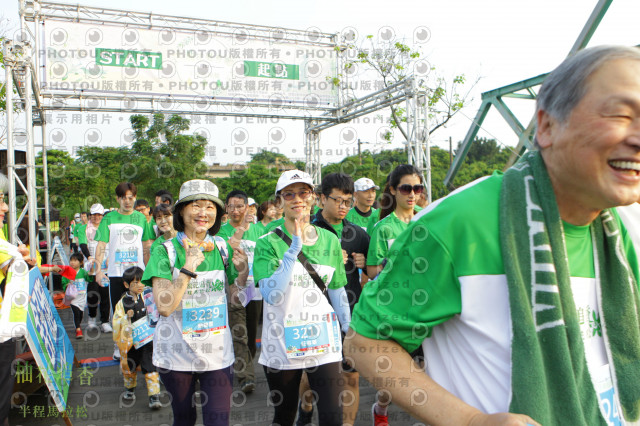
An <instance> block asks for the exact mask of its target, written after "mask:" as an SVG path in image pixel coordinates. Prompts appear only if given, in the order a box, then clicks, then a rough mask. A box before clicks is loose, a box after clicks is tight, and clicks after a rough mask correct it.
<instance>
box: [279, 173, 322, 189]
mask: <svg viewBox="0 0 640 426" xmlns="http://www.w3.org/2000/svg"><path fill="white" fill-rule="evenodd" d="M298 182H300V183H306V184H307V185H309V186H310V187H311V189H313V179H311V175H310V174H309V173H306V172H303V171H301V170H287V171H286V172H284V173H282V175H280V178H279V179H278V183H277V184H276V194H277V193H278V192H280V191H282V190H283V189H284V188H286V187H287V186H289V185H291V184H294V183H298Z"/></svg>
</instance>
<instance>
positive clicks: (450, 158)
mask: <svg viewBox="0 0 640 426" xmlns="http://www.w3.org/2000/svg"><path fill="white" fill-rule="evenodd" d="M451 164H453V148H452V145H451V136H449V168H451Z"/></svg>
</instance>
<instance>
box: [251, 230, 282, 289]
mask: <svg viewBox="0 0 640 426" xmlns="http://www.w3.org/2000/svg"><path fill="white" fill-rule="evenodd" d="M271 237H272V235H268V236H266V237H262V238H260V239H259V240H258V242H257V243H256V248H255V251H254V255H253V279H254V280H255V282H256V284H257V283H259V282H260V280H262V279H264V278H269V277H270V276H271V275H273V273H274V272H275V271H276V269H278V267H279V266H280V258H279V257H278V254H277V253H276V250H275V248H274V247H273V245H272V241H271Z"/></svg>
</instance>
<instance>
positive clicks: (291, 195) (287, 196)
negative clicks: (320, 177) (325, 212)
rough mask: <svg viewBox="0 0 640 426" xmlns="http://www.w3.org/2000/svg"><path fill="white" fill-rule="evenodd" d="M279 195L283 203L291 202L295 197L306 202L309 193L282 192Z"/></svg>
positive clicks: (306, 190) (305, 191) (306, 191)
mask: <svg viewBox="0 0 640 426" xmlns="http://www.w3.org/2000/svg"><path fill="white" fill-rule="evenodd" d="M280 195H281V196H282V198H284V199H285V201H293V200H294V199H295V198H296V195H297V196H299V197H300V199H301V200H306V199H307V198H309V197H310V196H311V191H309V190H308V189H305V190H303V191H300V192H282V193H280Z"/></svg>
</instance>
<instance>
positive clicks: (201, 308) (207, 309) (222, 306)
mask: <svg viewBox="0 0 640 426" xmlns="http://www.w3.org/2000/svg"><path fill="white" fill-rule="evenodd" d="M226 328H227V297H226V296H225V295H222V296H218V297H211V296H210V295H206V294H205V295H194V296H191V297H189V298H185V299H182V336H183V337H190V338H194V337H200V336H201V335H202V334H203V333H213V334H220V333H224V332H225V330H226Z"/></svg>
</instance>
